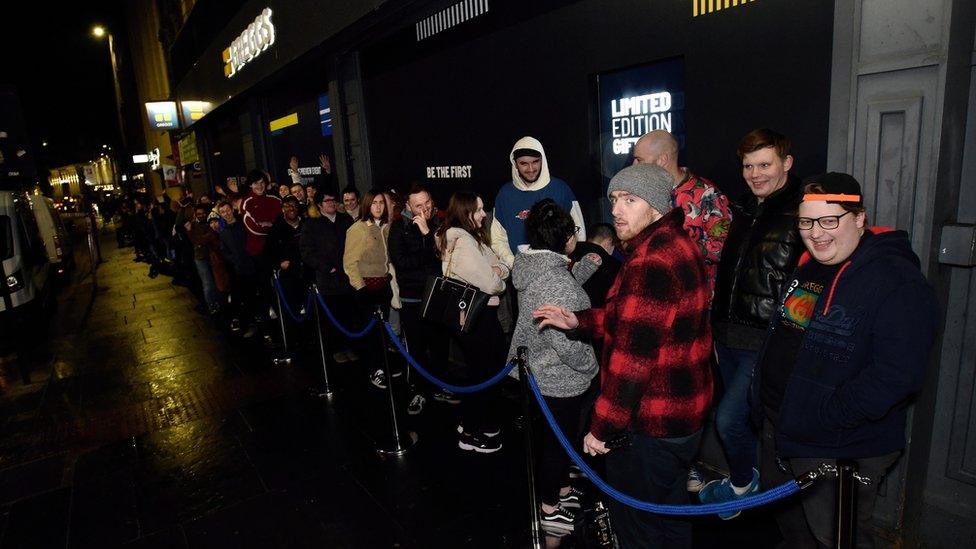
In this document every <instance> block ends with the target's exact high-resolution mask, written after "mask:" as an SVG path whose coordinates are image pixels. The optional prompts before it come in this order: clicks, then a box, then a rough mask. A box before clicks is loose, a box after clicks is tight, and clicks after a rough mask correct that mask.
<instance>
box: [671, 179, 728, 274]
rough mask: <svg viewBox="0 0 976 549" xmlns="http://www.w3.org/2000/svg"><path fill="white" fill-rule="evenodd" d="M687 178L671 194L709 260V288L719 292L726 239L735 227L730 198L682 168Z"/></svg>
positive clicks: (675, 206)
mask: <svg viewBox="0 0 976 549" xmlns="http://www.w3.org/2000/svg"><path fill="white" fill-rule="evenodd" d="M682 169H683V170H684V172H685V178H684V179H683V180H682V181H681V182H680V183H678V184H677V185H676V186H675V188H674V190H673V191H672V192H671V207H673V208H681V209H682V210H683V211H684V212H685V224H684V227H685V230H686V231H688V234H689V235H690V236H691V239H692V240H694V241H695V242H697V243H698V248H699V249H700V250H701V252H702V256H703V257H704V258H705V274H706V276H707V277H708V287H709V289H710V290H714V289H715V275H716V274H717V273H718V264H719V261H720V260H721V259H722V248H723V247H724V246H725V237H727V236H728V235H729V227H730V226H731V225H732V210H731V209H730V208H729V198H728V197H727V196H725V195H724V194H722V192H721V191H719V190H718V189H716V188H715V184H714V183H712V182H711V181H709V180H707V179H705V178H704V177H701V176H698V175H695V174H693V173H691V171H689V170H688V169H687V168H682Z"/></svg>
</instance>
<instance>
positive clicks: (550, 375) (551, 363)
mask: <svg viewBox="0 0 976 549" xmlns="http://www.w3.org/2000/svg"><path fill="white" fill-rule="evenodd" d="M568 266H569V258H567V257H566V256H564V255H560V254H557V253H555V252H550V251H540V250H532V249H529V250H527V251H524V252H523V253H520V254H519V255H517V256H516V257H515V265H514V268H513V269H512V284H513V285H514V287H515V289H516V290H518V300H519V316H518V322H517V323H516V325H515V333H514V334H513V335H512V346H511V349H510V350H509V358H512V357H514V356H515V350H516V349H518V347H520V346H522V345H525V346H526V347H528V354H527V356H526V358H527V360H528V363H529V368H530V369H531V371H532V375H534V376H535V379H536V382H538V384H539V389H540V390H541V391H542V394H543V395H545V396H550V397H560V398H565V397H572V396H577V395H580V394H583V392H585V391H586V389H587V388H588V387H589V386H590V382H591V381H592V380H593V378H594V377H596V374H597V372H598V371H599V365H598V363H597V360H596V355H595V354H594V353H593V347H592V346H590V344H589V343H585V342H582V341H577V340H574V339H569V338H568V337H566V334H565V333H564V332H563V331H561V330H557V329H555V328H552V327H546V328H544V329H543V330H542V331H539V330H538V329H537V328H536V325H535V322H534V321H533V319H532V311H534V310H536V309H537V308H538V307H539V306H540V305H545V304H547V303H548V304H552V305H558V306H560V307H565V308H567V309H569V310H570V311H579V310H582V309H589V308H590V299H589V298H588V297H587V296H586V292H584V291H583V288H582V287H581V286H580V284H579V282H577V281H576V279H575V278H573V275H572V274H571V273H570V272H569V270H568V269H567V267H568Z"/></svg>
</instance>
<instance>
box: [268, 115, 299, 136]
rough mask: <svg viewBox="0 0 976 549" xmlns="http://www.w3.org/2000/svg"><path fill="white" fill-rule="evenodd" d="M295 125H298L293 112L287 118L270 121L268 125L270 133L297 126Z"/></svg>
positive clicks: (296, 117)
mask: <svg viewBox="0 0 976 549" xmlns="http://www.w3.org/2000/svg"><path fill="white" fill-rule="evenodd" d="M297 125H298V113H297V112H293V113H291V114H289V115H288V116H282V117H281V118H278V119H276V120H272V121H271V124H269V126H271V131H273V132H276V131H278V130H281V129H284V128H287V127H288V126H297Z"/></svg>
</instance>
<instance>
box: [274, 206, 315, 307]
mask: <svg viewBox="0 0 976 549" xmlns="http://www.w3.org/2000/svg"><path fill="white" fill-rule="evenodd" d="M300 211H301V205H300V203H299V201H298V199H297V198H295V197H294V196H291V195H289V196H286V197H285V198H284V200H282V201H281V215H280V216H278V219H276V220H275V221H274V224H272V225H271V230H270V231H268V241H267V245H266V246H265V249H264V253H265V254H266V255H267V256H268V258H267V260H268V263H269V264H271V265H272V266H273V267H274V269H275V270H276V271H278V279H279V281H280V282H281V286H282V290H283V291H284V294H285V297H284V298H283V299H287V300H288V305H290V306H291V308H292V310H293V311H295V312H296V314H301V313H298V310H299V309H300V308H301V307H302V305H304V302H305V299H306V296H307V295H308V293H307V287H306V283H305V277H304V271H303V269H302V256H301V252H300V251H299V244H298V243H299V240H300V239H301V237H302V229H303V228H304V227H305V220H304V219H302V216H301V214H300ZM279 313H281V314H285V312H284V311H279Z"/></svg>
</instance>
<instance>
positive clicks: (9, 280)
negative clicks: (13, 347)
mask: <svg viewBox="0 0 976 549" xmlns="http://www.w3.org/2000/svg"><path fill="white" fill-rule="evenodd" d="M31 206H32V203H31V201H30V199H29V198H28V197H27V195H26V194H25V193H22V192H17V191H0V277H2V280H3V283H2V284H0V336H7V335H14V336H16V334H19V333H21V330H20V329H16V328H23V327H28V326H32V325H33V324H34V321H36V320H41V319H43V315H44V313H45V309H46V308H47V305H48V304H49V303H50V301H49V297H50V296H51V295H52V294H51V285H50V284H49V283H48V282H49V281H50V267H51V266H50V263H49V262H48V259H47V250H46V249H45V248H44V240H43V239H42V238H41V234H40V230H39V229H38V227H37V221H36V219H35V218H34V211H33V208H32V207H31Z"/></svg>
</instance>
